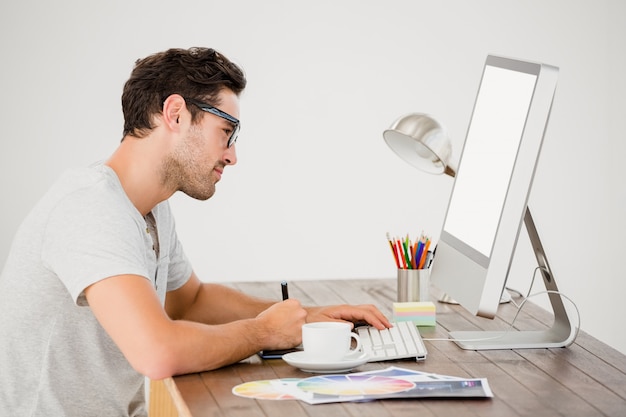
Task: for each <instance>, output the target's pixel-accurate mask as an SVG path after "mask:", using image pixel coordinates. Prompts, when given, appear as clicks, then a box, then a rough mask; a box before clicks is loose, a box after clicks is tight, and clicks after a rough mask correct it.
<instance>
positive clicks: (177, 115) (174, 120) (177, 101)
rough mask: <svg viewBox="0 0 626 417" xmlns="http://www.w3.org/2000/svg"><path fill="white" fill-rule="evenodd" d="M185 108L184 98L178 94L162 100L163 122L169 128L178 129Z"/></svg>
mask: <svg viewBox="0 0 626 417" xmlns="http://www.w3.org/2000/svg"><path fill="white" fill-rule="evenodd" d="M185 108H186V104H185V99H184V98H183V97H182V96H181V95H180V94H172V95H170V96H169V97H168V98H166V99H165V101H164V102H163V124H164V125H165V126H167V127H168V129H170V130H173V131H178V130H179V129H180V121H181V116H182V114H183V110H184V109H185Z"/></svg>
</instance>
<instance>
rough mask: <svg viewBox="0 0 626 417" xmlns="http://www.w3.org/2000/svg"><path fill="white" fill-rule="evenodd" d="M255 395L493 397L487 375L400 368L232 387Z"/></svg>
mask: <svg viewBox="0 0 626 417" xmlns="http://www.w3.org/2000/svg"><path fill="white" fill-rule="evenodd" d="M232 392H233V394H235V395H238V396H240V397H246V398H254V399H272V400H288V399H298V400H300V401H304V402H306V403H308V404H324V403H332V402H348V401H368V400H376V399H385V398H490V397H493V393H492V392H491V389H490V388H489V384H488V382H487V379H485V378H475V379H474V378H472V379H466V378H458V377H453V376H447V375H438V374H431V373H426V372H419V371H413V370H410V369H404V368H398V367H395V366H392V367H389V368H386V369H381V370H378V371H369V372H359V373H349V374H337V375H318V376H314V377H311V378H303V379H297V378H291V379H276V380H266V381H253V382H247V383H245V384H241V385H237V386H235V387H234V388H233V390H232Z"/></svg>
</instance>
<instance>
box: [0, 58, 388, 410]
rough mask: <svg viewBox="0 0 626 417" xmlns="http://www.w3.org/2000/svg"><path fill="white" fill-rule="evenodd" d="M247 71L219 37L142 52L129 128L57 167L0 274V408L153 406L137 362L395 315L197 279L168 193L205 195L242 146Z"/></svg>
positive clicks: (192, 365)
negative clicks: (276, 299) (104, 152)
mask: <svg viewBox="0 0 626 417" xmlns="http://www.w3.org/2000/svg"><path fill="white" fill-rule="evenodd" d="M245 85H246V80H245V77H244V75H243V72H242V71H241V69H240V68H238V67H237V66H236V65H234V64H233V63H231V62H230V61H229V60H228V59H227V58H226V57H224V56H223V55H221V54H219V53H218V52H216V51H214V50H212V49H205V48H192V49H189V50H182V49H171V50H168V51H165V52H163V53H158V54H154V55H152V56H149V57H147V58H145V59H143V60H140V61H138V62H137V64H136V66H135V68H134V70H133V72H132V74H131V77H130V79H129V80H128V81H127V82H126V84H125V86H124V91H123V94H122V109H123V112H124V120H125V121H124V137H123V139H122V142H121V144H120V145H119V147H118V149H117V150H116V151H115V152H114V153H113V155H112V156H111V157H110V158H109V159H108V160H107V161H106V162H104V163H99V164H95V165H93V166H91V167H89V168H86V169H80V170H74V171H71V172H68V173H67V174H65V175H64V176H63V177H62V178H61V179H60V180H59V181H58V182H57V183H56V184H55V185H54V186H53V187H52V188H51V190H50V191H49V192H48V193H47V194H46V195H45V196H44V197H43V199H42V200H41V201H40V202H39V203H38V204H37V205H36V207H35V208H34V209H33V211H32V212H31V213H30V214H29V215H28V216H27V218H26V219H25V221H24V223H23V224H22V226H21V227H20V229H19V230H18V232H17V234H16V237H15V240H14V243H13V246H12V248H11V252H10V254H9V256H8V259H7V262H6V265H5V268H4V270H3V272H2V275H1V276H0V415H7V416H8V415H10V416H23V415H28V416H57V415H59V416H60V415H67V416H81V417H85V416H104V415H106V416H139V415H146V405H145V399H144V386H143V381H144V376H147V377H149V378H152V379H161V378H165V377H169V376H171V375H176V374H184V373H189V372H197V371H202V370H208V369H215V368H218V367H221V366H224V365H227V364H232V363H235V362H237V361H239V360H241V359H244V358H246V357H248V356H250V355H252V354H254V353H255V352H257V351H259V350H262V349H281V348H289V347H293V346H295V345H297V344H299V343H300V342H301V326H302V324H304V323H305V322H307V321H329V320H347V321H353V322H354V321H366V322H368V323H370V324H372V325H374V326H376V327H377V328H380V329H382V328H385V327H390V326H391V325H390V323H389V322H388V321H387V319H386V318H385V317H384V316H383V315H382V314H381V313H380V311H379V310H378V309H376V308H375V307H373V306H348V305H342V306H330V307H316V308H303V307H302V306H301V305H300V304H299V302H298V301H297V300H293V299H290V300H286V301H283V302H280V303H273V302H268V301H264V300H260V299H256V298H253V297H250V296H247V295H244V294H242V293H240V292H237V291H234V290H232V289H229V288H228V287H225V286H221V285H217V284H210V283H202V282H201V281H200V280H199V279H198V277H197V276H196V275H195V274H194V272H193V271H192V268H191V265H190V263H189V261H188V260H187V258H186V257H185V254H184V252H183V249H182V246H181V244H180V242H179V241H178V239H177V236H176V231H175V227H174V220H173V217H172V213H171V212H170V208H169V205H168V202H167V200H168V198H169V197H170V196H171V195H172V194H174V193H175V192H176V191H182V192H184V193H185V194H187V195H189V196H191V197H193V198H196V199H200V200H206V199H208V198H210V197H211V196H212V195H213V193H214V192H215V184H216V183H217V182H218V181H219V180H220V178H221V176H222V175H223V174H224V170H225V168H226V167H227V166H230V165H234V164H235V163H236V162H237V156H236V153H235V140H236V139H237V133H238V130H239V120H238V118H239V94H240V93H241V91H243V89H244V88H245Z"/></svg>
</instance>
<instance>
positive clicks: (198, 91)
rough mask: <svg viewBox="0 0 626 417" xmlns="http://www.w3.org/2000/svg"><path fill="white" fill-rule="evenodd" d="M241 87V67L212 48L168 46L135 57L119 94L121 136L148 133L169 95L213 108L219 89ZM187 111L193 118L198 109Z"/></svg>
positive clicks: (243, 85) (239, 91)
mask: <svg viewBox="0 0 626 417" xmlns="http://www.w3.org/2000/svg"><path fill="white" fill-rule="evenodd" d="M245 87H246V77H245V75H244V73H243V71H242V70H241V68H239V67H238V66H237V65H236V64H234V63H232V62H230V61H229V60H228V58H226V57H225V56H224V55H222V54H220V53H219V52H217V51H215V50H213V49H209V48H190V49H168V50H167V51H165V52H159V53H156V54H153V55H150V56H148V57H146V58H144V59H139V60H137V62H136V63H135V68H134V69H133V71H132V73H131V75H130V78H129V79H128V81H126V84H124V91H123V93H122V111H123V113H124V136H126V135H132V136H135V137H139V138H141V137H144V136H145V135H146V134H148V133H149V131H150V130H152V129H153V128H154V125H153V117H154V115H156V114H159V113H161V111H162V110H163V101H164V100H165V99H166V98H167V97H169V96H170V95H171V94H180V95H181V96H183V97H185V98H195V99H198V100H201V101H204V102H206V103H208V104H211V105H213V106H216V107H217V106H218V105H219V103H218V98H217V96H218V95H219V93H220V92H221V91H222V90H223V89H225V88H227V89H229V90H231V91H233V92H234V93H235V94H237V95H239V94H240V93H241V92H242V91H243V89H244V88H245ZM189 111H190V112H191V115H192V121H194V120H195V118H196V116H197V114H199V113H200V111H199V110H198V109H196V108H195V107H194V106H190V107H189Z"/></svg>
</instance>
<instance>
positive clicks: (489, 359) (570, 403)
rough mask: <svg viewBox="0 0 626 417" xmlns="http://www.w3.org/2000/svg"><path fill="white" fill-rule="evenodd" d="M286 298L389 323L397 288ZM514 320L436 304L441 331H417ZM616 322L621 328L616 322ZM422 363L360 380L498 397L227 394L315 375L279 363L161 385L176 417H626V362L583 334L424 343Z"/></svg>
mask: <svg viewBox="0 0 626 417" xmlns="http://www.w3.org/2000/svg"><path fill="white" fill-rule="evenodd" d="M233 287H235V288H238V289H240V290H242V291H245V292H249V293H252V294H256V295H258V296H261V297H267V298H273V299H279V298H280V285H279V284H278V283H277V282H272V283H238V284H234V285H233ZM289 291H290V296H291V297H293V298H298V299H300V300H301V301H302V303H303V304H305V305H327V304H339V303H350V304H363V303H373V304H375V305H377V306H378V307H379V308H381V310H382V311H383V312H384V313H386V314H388V316H389V317H391V303H392V302H393V301H394V300H395V296H396V287H395V280H338V281H315V282H291V283H290V284H289ZM514 314H515V307H514V306H513V305H502V306H501V307H500V311H499V312H498V317H499V318H496V319H495V320H486V319H482V318H477V317H475V316H472V315H471V314H469V313H467V312H466V311H464V309H462V308H461V307H459V306H453V305H447V304H442V303H437V327H435V328H432V329H431V328H422V329H421V333H422V336H423V337H424V339H428V338H446V337H447V330H448V329H453V330H476V329H486V330H496V329H497V330H500V329H505V328H506V324H505V323H504V322H503V320H507V321H510V320H512V318H513V315H514ZM615 319H616V320H618V322H619V324H620V325H621V320H620V319H619V318H617V317H616V318H615ZM546 322H548V323H550V322H551V315H550V314H548V313H547V312H545V310H542V309H541V308H539V307H537V306H535V305H532V304H531V303H526V305H525V307H524V311H523V313H521V314H520V316H519V317H518V319H517V322H516V327H517V328H519V329H523V330H529V329H538V328H539V327H540V326H542V325H544V323H546ZM426 346H427V349H428V358H427V359H426V360H425V361H423V362H420V363H416V362H415V361H398V362H384V363H368V364H365V365H363V366H360V367H359V368H357V369H356V371H367V370H374V369H380V368H383V367H387V366H389V365H390V364H391V363H393V364H394V365H398V366H402V367H406V368H411V369H416V370H420V371H425V372H434V373H439V374H445V375H455V376H460V377H475V378H479V377H486V378H487V379H488V381H489V384H490V386H491V389H492V390H493V393H494V398H492V399H480V400H456V399H450V400H448V399H446V400H435V399H426V400H381V401H374V402H367V403H338V404H323V405H308V404H305V403H302V402H299V401H296V400H293V401H271V400H260V401H259V400H252V399H247V398H240V397H237V396H235V395H233V394H232V393H231V389H232V388H233V387H234V386H235V385H238V384H240V383H242V382H248V381H255V380H263V379H276V378H290V377H293V378H303V377H310V376H311V375H312V374H308V373H305V372H302V371H300V370H298V369H295V368H293V367H291V366H289V365H287V364H286V363H285V362H284V361H282V360H280V359H275V360H267V361H263V360H261V359H259V358H258V357H257V356H253V357H251V358H249V359H247V360H245V361H243V362H241V363H238V364H236V365H233V366H229V367H226V368H223V369H219V370H216V371H210V372H202V373H198V374H190V375H183V376H178V377H175V378H173V379H169V380H165V381H164V383H165V387H166V388H167V391H168V392H169V394H170V395H171V396H172V398H173V400H174V404H175V406H176V409H177V410H178V415H180V416H194V417H202V416H212V417H215V416H242V417H253V416H272V417H276V416H285V417H297V416H322V417H337V416H360V417H366V416H375V417H384V416H412V417H414V416H454V415H458V416H498V417H503V416H533V417H540V416H557V415H563V416H570V417H571V416H584V417H590V416H621V417H623V416H626V356H625V355H623V354H621V353H619V352H617V351H616V350H614V349H612V348H610V347H608V346H606V345H605V344H603V343H601V342H599V341H598V340H596V339H594V338H593V337H591V336H589V335H587V334H585V333H584V332H580V334H579V336H578V338H577V340H576V342H575V343H574V344H573V345H572V346H570V347H568V348H558V349H522V350H505V351H481V352H476V351H465V350H462V349H460V348H459V347H457V345H456V344H454V343H452V342H445V341H426Z"/></svg>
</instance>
